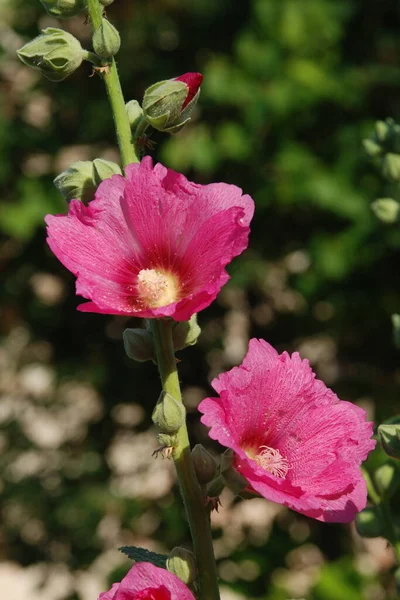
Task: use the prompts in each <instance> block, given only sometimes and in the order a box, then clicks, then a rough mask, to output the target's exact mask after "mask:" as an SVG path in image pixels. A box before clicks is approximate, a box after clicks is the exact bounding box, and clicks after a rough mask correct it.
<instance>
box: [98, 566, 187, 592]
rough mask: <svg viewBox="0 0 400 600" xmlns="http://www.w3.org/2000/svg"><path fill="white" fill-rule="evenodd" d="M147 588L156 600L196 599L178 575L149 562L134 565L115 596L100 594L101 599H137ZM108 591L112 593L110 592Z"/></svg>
mask: <svg viewBox="0 0 400 600" xmlns="http://www.w3.org/2000/svg"><path fill="white" fill-rule="evenodd" d="M115 585H118V584H114V586H115ZM114 586H113V587H112V588H111V591H113V589H114ZM145 590H146V591H147V592H148V595H149V594H150V592H151V593H152V595H153V596H154V600H195V598H194V596H193V594H192V592H191V591H190V590H189V588H187V587H186V585H185V584H184V583H183V582H182V581H181V580H180V579H179V578H178V577H176V575H173V574H172V573H170V572H169V571H167V570H166V569H161V568H159V567H156V566H154V565H153V564H152V563H147V562H141V563H136V564H134V565H133V567H132V568H131V569H130V570H129V571H128V573H127V574H126V576H125V577H124V578H123V579H122V581H121V583H120V584H119V587H118V588H117V593H116V594H115V596H114V597H113V598H112V597H111V596H110V597H109V598H108V597H106V596H104V598H102V597H101V596H102V595H100V597H99V600H136V598H137V597H138V598H140V597H141V596H140V595H139V596H137V594H140V593H142V592H144V591H145ZM167 592H168V593H169V595H167ZM107 593H108V594H110V592H107ZM145 597H146V596H145ZM151 597H152V596H151V595H150V598H151Z"/></svg>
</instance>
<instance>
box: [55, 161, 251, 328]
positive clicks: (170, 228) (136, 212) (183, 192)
mask: <svg viewBox="0 0 400 600" xmlns="http://www.w3.org/2000/svg"><path fill="white" fill-rule="evenodd" d="M253 210H254V203H253V200H252V199H251V198H250V196H243V195H242V190H241V189H239V188H238V187H236V186H234V185H228V184H226V183H212V184H209V185H197V184H195V183H191V182H190V181H188V180H187V179H186V177H184V176H183V175H181V174H179V173H176V172H175V171H172V170H171V169H167V168H165V167H163V166H162V165H161V164H156V165H155V166H154V167H153V164H152V160H151V158H150V157H145V158H144V159H143V160H142V162H141V163H138V164H132V165H129V166H128V167H127V168H126V176H125V177H122V176H121V175H114V176H113V177H111V178H110V179H106V180H105V181H103V182H102V183H101V184H100V185H99V187H98V189H97V192H96V195H95V199H94V200H93V201H92V202H90V203H89V205H88V206H85V205H84V204H82V202H80V201H78V200H72V201H71V203H70V205H69V212H68V215H66V216H64V215H56V216H53V215H47V217H46V223H47V231H48V238H47V241H48V244H49V246H50V248H51V249H52V251H53V252H54V254H55V255H56V256H57V258H58V259H59V260H60V261H61V262H62V263H63V265H64V266H65V267H67V269H69V270H70V271H71V272H72V273H73V274H74V275H76V277H77V282H76V292H77V294H80V295H81V296H83V297H84V298H88V299H89V300H91V302H88V303H85V304H81V305H80V306H79V307H78V309H79V310H82V311H85V312H95V313H104V314H113V315H130V316H137V317H145V318H151V317H172V318H173V319H175V320H176V321H186V320H188V319H190V317H191V316H192V315H193V314H194V313H195V312H198V311H200V310H202V309H203V308H205V307H207V306H208V305H209V304H210V303H211V302H212V301H213V300H214V299H215V297H216V296H217V294H218V292H219V290H220V289H221V287H222V286H223V285H224V284H225V283H226V281H227V280H228V279H229V276H228V273H227V272H226V270H225V266H226V265H227V264H228V263H229V262H230V261H231V260H232V258H233V257H234V256H237V255H238V254H240V253H241V252H243V250H244V249H245V248H246V247H247V243H248V235H249V223H250V220H251V218H252V216H253Z"/></svg>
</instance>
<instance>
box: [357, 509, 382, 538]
mask: <svg viewBox="0 0 400 600" xmlns="http://www.w3.org/2000/svg"><path fill="white" fill-rule="evenodd" d="M356 529H357V531H358V533H359V534H360V535H362V537H366V538H374V537H380V536H383V534H384V525H383V523H382V519H381V515H380V512H379V509H378V508H377V507H374V508H364V510H362V511H361V512H360V513H358V515H357V517H356Z"/></svg>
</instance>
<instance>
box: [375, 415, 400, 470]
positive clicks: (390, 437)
mask: <svg viewBox="0 0 400 600" xmlns="http://www.w3.org/2000/svg"><path fill="white" fill-rule="evenodd" d="M397 419H398V420H399V421H400V417H397V418H396V417H395V419H393V421H395V420H397ZM378 435H379V441H380V443H381V445H382V448H383V450H384V452H385V453H386V454H387V455H388V456H390V457H391V458H397V459H398V460H399V459H400V422H397V423H396V422H392V423H384V424H383V425H379V427H378Z"/></svg>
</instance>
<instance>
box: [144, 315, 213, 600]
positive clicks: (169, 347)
mask: <svg viewBox="0 0 400 600" xmlns="http://www.w3.org/2000/svg"><path fill="white" fill-rule="evenodd" d="M150 325H151V330H152V332H153V339H154V345H155V348H156V356H157V363H158V369H159V371H160V376H161V382H162V386H163V390H164V391H165V392H168V393H169V394H170V395H171V396H173V397H174V398H175V400H177V401H178V402H182V395H181V389H180V384H179V378H178V371H177V368H176V359H175V351H174V346H173V342H172V327H173V321H172V320H171V319H152V320H151V322H150ZM172 456H173V459H174V463H175V467H176V472H177V474H178V479H179V485H180V489H181V494H182V498H183V503H184V505H185V509H186V514H187V517H188V521H189V527H190V532H191V535H192V540H193V548H194V553H195V556H196V563H197V570H198V583H199V588H200V590H199V600H220V595H219V590H218V579H217V569H216V565H215V558H214V548H213V542H212V535H211V527H210V517H209V511H208V509H207V508H206V506H205V503H204V498H203V494H202V491H201V489H200V484H199V483H198V481H197V477H196V474H195V471H194V466H193V461H192V455H191V451H190V443H189V436H188V431H187V427H186V423H184V424H183V425H182V427H181V428H180V429H179V431H178V433H177V443H176V445H175V447H174V450H173V454H172Z"/></svg>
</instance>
